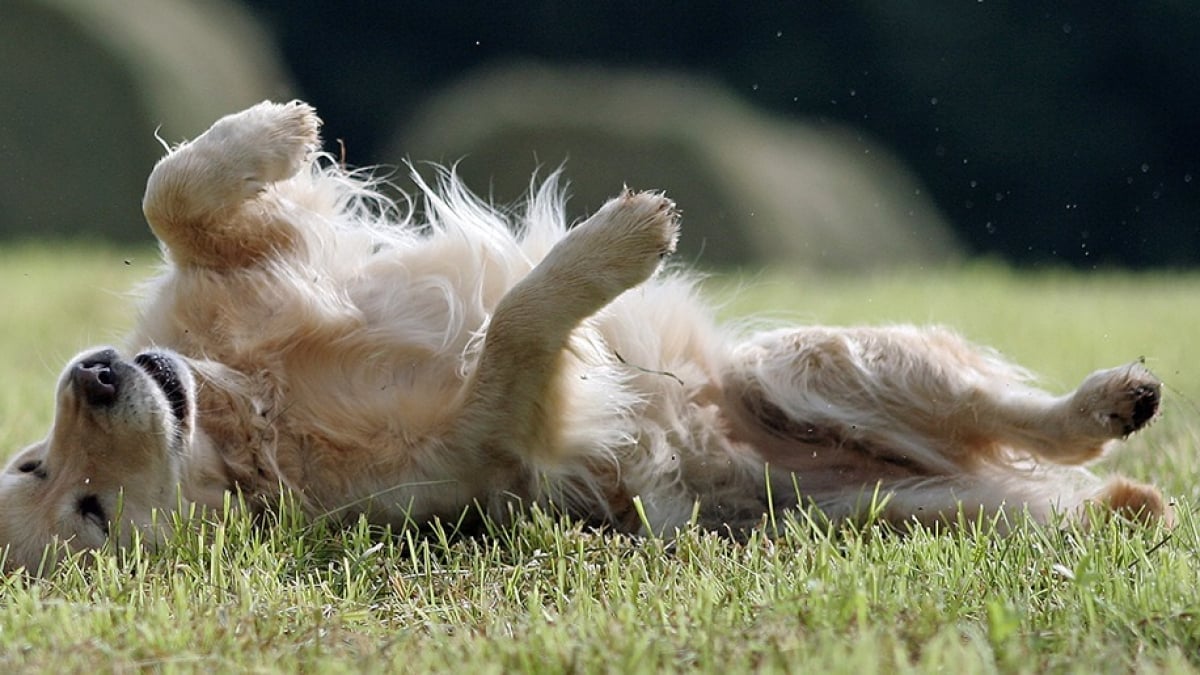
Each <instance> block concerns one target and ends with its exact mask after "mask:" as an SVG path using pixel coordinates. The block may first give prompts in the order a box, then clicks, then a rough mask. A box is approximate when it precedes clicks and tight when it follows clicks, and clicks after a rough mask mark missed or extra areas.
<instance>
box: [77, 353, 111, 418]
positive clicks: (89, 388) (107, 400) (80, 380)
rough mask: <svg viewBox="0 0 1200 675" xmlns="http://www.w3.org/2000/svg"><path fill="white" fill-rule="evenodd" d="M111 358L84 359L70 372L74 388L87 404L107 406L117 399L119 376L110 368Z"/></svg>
mask: <svg viewBox="0 0 1200 675" xmlns="http://www.w3.org/2000/svg"><path fill="white" fill-rule="evenodd" d="M112 364H113V359H111V358H110V359H85V360H83V361H80V362H79V363H78V364H77V365H76V366H75V369H74V371H73V372H72V373H71V379H72V382H73V383H74V385H75V387H76V389H77V390H78V391H79V392H80V393H81V394H83V397H84V399H85V400H87V402H88V404H89V405H93V406H107V405H112V403H113V402H114V401H116V400H117V387H118V386H119V385H120V381H119V380H120V378H118V377H117V373H116V372H115V371H114V370H113V369H112Z"/></svg>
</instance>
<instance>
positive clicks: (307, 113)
mask: <svg viewBox="0 0 1200 675" xmlns="http://www.w3.org/2000/svg"><path fill="white" fill-rule="evenodd" d="M319 127H320V120H319V119H318V118H317V116H316V113H315V112H314V111H313V109H312V108H311V107H309V106H308V105H307V104H304V103H301V102H299V101H293V102H291V103H283V104H278V103H270V102H264V103H260V104H258V105H256V106H254V107H252V108H249V109H248V110H244V111H242V112H239V113H236V114H233V115H227V116H226V117H223V118H221V119H220V120H217V122H216V123H215V124H213V125H212V127H210V128H209V129H208V131H205V132H204V133H203V134H201V135H200V136H199V137H197V138H196V139H195V140H192V141H190V142H187V143H183V144H181V145H180V146H178V147H177V148H175V149H173V150H172V151H171V152H170V153H169V154H168V155H167V156H166V157H163V158H162V159H161V160H159V162H158V164H157V165H155V167H154V171H153V172H151V174H150V178H149V180H148V181H147V183H146V194H145V197H144V198H143V200H142V210H143V212H144V213H145V215H146V220H147V221H148V222H149V223H150V227H151V229H152V230H154V234H155V235H156V236H157V237H158V239H159V241H161V242H162V243H163V244H165V245H166V247H167V249H168V250H169V252H170V255H171V258H172V260H173V261H174V262H175V263H176V264H178V265H197V266H203V267H211V268H233V267H240V266H244V265H247V264H251V263H253V262H255V261H258V260H261V259H262V258H263V257H265V256H267V255H271V254H275V253H279V252H282V251H286V250H288V249H289V248H291V247H292V246H295V245H296V243H297V234H296V232H295V230H294V228H293V226H292V225H291V224H290V223H288V222H287V220H286V219H285V218H283V217H281V215H280V213H279V210H278V208H271V207H270V206H269V205H268V204H266V203H265V202H264V201H263V199H265V197H264V192H265V191H267V189H268V187H269V186H270V185H271V184H272V183H275V182H278V181H282V180H286V179H288V178H291V177H292V176H294V175H296V173H297V172H299V171H300V169H301V168H302V167H303V166H304V163H305V161H306V159H307V157H308V156H309V154H310V153H311V152H312V151H313V150H315V149H316V148H317V147H318V145H319V139H318V130H319Z"/></svg>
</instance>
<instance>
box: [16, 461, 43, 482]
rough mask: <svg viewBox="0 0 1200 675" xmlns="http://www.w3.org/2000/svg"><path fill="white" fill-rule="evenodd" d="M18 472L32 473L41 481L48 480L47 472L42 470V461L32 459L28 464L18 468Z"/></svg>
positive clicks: (25, 463)
mask: <svg viewBox="0 0 1200 675" xmlns="http://www.w3.org/2000/svg"><path fill="white" fill-rule="evenodd" d="M17 471H20V472H21V473H31V474H33V475H34V476H37V477H38V478H41V479H45V478H46V470H45V469H44V468H42V460H40V459H31V460H29V461H28V462H24V463H22V464H21V465H20V466H18V467H17Z"/></svg>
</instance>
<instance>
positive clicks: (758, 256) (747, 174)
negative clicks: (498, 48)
mask: <svg viewBox="0 0 1200 675" xmlns="http://www.w3.org/2000/svg"><path fill="white" fill-rule="evenodd" d="M385 156H387V157H389V158H395V159H397V160H399V159H400V158H403V157H410V158H412V159H414V160H419V161H420V160H435V161H440V162H443V163H445V162H450V163H454V162H459V163H458V172H459V174H460V176H462V177H463V178H464V180H465V181H466V183H467V185H468V186H470V187H471V188H472V189H474V190H475V191H476V192H479V193H481V194H484V195H488V196H490V197H492V198H493V199H494V200H495V201H497V202H499V203H508V202H514V201H517V200H519V199H520V197H521V196H522V194H524V193H525V192H527V190H528V187H529V177H530V175H531V173H532V172H534V171H535V170H539V171H540V172H541V173H542V174H543V175H544V174H546V173H547V172H548V171H549V170H552V169H554V168H556V167H557V166H558V165H559V164H560V163H562V162H563V161H564V160H565V161H566V175H567V176H568V177H569V179H570V182H571V193H572V200H571V203H570V209H571V211H572V216H582V215H584V214H586V213H588V212H590V211H592V210H594V209H595V208H596V207H598V206H599V205H600V204H601V203H602V202H603V201H604V199H606V198H607V197H609V196H611V195H613V194H615V193H616V192H617V191H618V190H620V189H621V187H622V185H629V186H630V187H633V188H637V189H661V190H665V191H666V192H667V194H668V195H670V196H671V197H672V198H673V199H675V201H676V202H677V203H678V204H679V206H680V208H681V209H682V211H683V223H684V235H683V239H682V242H681V246H682V250H683V254H684V256H686V257H688V258H695V259H698V260H699V261H700V262H702V263H704V264H707V265H714V266H729V265H740V264H753V265H757V264H762V263H777V264H788V265H797V264H799V265H807V266H811V267H819V268H839V269H850V270H860V269H867V268H879V267H890V266H899V265H916V264H922V263H931V262H939V261H944V260H946V259H947V258H952V257H956V256H957V255H958V252H959V248H958V245H957V244H956V243H955V240H954V237H953V236H952V234H951V233H950V230H949V228H948V227H947V226H946V224H945V222H944V221H943V219H942V217H941V216H940V214H939V213H938V211H937V209H936V208H935V207H934V205H933V204H932V203H931V202H930V200H929V199H928V198H926V197H925V196H924V192H923V191H922V190H921V189H920V185H919V183H918V182H917V181H916V180H915V179H914V178H913V176H912V175H911V174H910V173H909V172H908V171H907V170H906V169H905V168H904V167H903V166H902V165H901V164H900V163H899V162H898V161H896V160H895V159H894V158H892V157H891V156H890V155H889V154H888V153H887V152H886V151H884V150H883V149H882V148H880V147H878V146H876V145H874V144H872V143H870V142H867V141H864V140H863V139H862V138H861V136H859V137H856V136H855V135H854V134H853V133H852V132H850V131H848V130H845V129H837V128H831V127H825V126H821V127H818V126H814V125H804V124H798V123H794V122H790V121H786V120H782V119H778V118H773V117H769V116H767V115H765V114H762V113H759V112H757V111H755V110H752V109H751V108H750V107H749V106H747V105H745V104H743V103H741V102H739V101H738V100H736V99H735V98H734V97H733V96H731V95H730V94H729V93H727V92H725V91H722V90H720V89H718V88H716V87H715V86H712V85H710V84H707V83H705V82H702V81H698V80H695V79H689V78H685V77H680V76H677V75H665V74H654V73H634V72H613V71H603V70H590V69H552V68H548V67H539V66H532V65H516V66H508V67H501V68H495V69H489V70H486V71H483V72H481V73H478V74H476V75H474V76H472V77H468V78H467V79H465V80H463V81H461V82H459V83H458V84H456V85H454V86H452V87H450V88H449V89H447V90H445V91H443V92H441V93H439V94H436V95H434V96H433V97H432V98H431V99H430V100H429V101H428V102H427V103H425V104H424V105H423V106H422V107H421V108H420V110H419V111H418V113H417V114H416V115H415V116H414V118H413V119H412V120H411V122H410V123H408V124H407V125H405V126H404V127H403V128H402V129H401V130H400V131H399V132H398V133H397V134H396V137H395V139H394V141H393V143H392V145H391V151H390V153H389V154H387V155H385ZM459 160H461V161H459Z"/></svg>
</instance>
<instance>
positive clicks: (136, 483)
mask: <svg viewBox="0 0 1200 675" xmlns="http://www.w3.org/2000/svg"><path fill="white" fill-rule="evenodd" d="M195 408H196V405H195V384H194V382H193V378H192V375H191V372H190V370H189V368H188V366H187V364H186V363H185V362H184V360H183V359H182V358H180V357H179V356H177V355H175V354H173V353H170V352H166V351H147V352H142V353H140V354H137V355H136V356H134V357H132V358H130V359H125V358H122V356H121V355H120V354H118V353H117V351H116V350H114V349H109V348H101V349H94V350H89V351H87V352H84V353H82V354H80V355H79V356H77V357H75V358H74V359H73V360H72V361H71V362H70V364H68V365H67V368H66V370H65V371H64V372H63V374H62V377H61V378H60V379H59V382H58V389H57V401H56V409H55V413H54V423H53V425H52V426H51V428H50V433H49V434H48V435H47V437H46V438H45V440H43V441H41V442H39V443H35V444H34V445H32V446H30V447H28V448H26V449H25V450H24V451H23V452H21V453H19V454H18V455H16V457H15V458H13V459H12V461H10V462H9V464H8V466H7V467H5V469H4V472H3V473H2V474H0V556H4V569H5V570H13V569H17V568H20V567H24V568H26V569H27V570H29V571H30V572H36V571H38V569H39V567H40V566H41V565H42V563H43V558H44V556H45V555H46V551H47V547H48V546H49V545H50V544H58V545H59V546H58V547H57V548H58V550H61V549H62V548H63V547H65V548H66V549H70V550H78V549H88V548H99V547H101V546H103V545H104V544H105V543H106V542H108V541H109V540H110V539H113V540H114V543H116V544H118V545H128V543H129V542H130V540H131V539H132V538H133V532H134V531H135V530H142V531H143V532H144V531H145V530H146V528H148V527H149V526H150V525H151V523H152V521H153V520H154V515H153V514H154V511H155V510H156V509H169V508H172V507H174V506H175V505H176V504H177V500H178V495H177V492H178V485H179V482H180V472H181V465H182V459H181V458H182V456H183V454H184V453H185V452H186V451H187V449H188V445H189V444H190V443H191V442H192V437H193V434H194V428H195V416H196V412H195ZM5 547H7V554H6V555H5V553H4V548H5ZM46 562H52V559H48V560H47V561H46Z"/></svg>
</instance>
